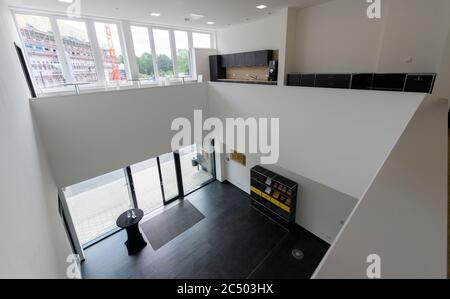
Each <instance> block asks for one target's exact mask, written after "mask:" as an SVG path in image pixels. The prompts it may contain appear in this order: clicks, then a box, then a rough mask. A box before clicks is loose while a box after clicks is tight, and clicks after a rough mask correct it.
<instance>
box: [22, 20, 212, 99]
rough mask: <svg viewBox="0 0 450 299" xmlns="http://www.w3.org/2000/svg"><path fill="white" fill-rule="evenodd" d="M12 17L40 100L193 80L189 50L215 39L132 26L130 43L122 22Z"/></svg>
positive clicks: (170, 29) (203, 46)
mask: <svg viewBox="0 0 450 299" xmlns="http://www.w3.org/2000/svg"><path fill="white" fill-rule="evenodd" d="M14 14H15V19H16V23H17V29H18V32H19V34H20V37H21V40H22V48H23V52H24V54H25V58H26V60H27V65H28V67H29V71H30V73H31V76H32V79H33V84H34V86H35V89H36V91H37V93H38V94H43V93H48V92H61V91H64V92H70V91H74V92H75V91H79V90H80V89H81V90H83V89H84V88H87V89H89V88H103V87H106V88H108V86H109V84H108V83H120V85H122V84H123V83H126V85H127V86H128V85H131V84H129V82H128V80H127V79H131V78H132V79H134V80H135V79H140V80H143V81H156V80H157V78H158V77H166V78H173V77H178V78H179V77H184V78H186V77H191V76H192V70H193V65H192V52H193V51H192V49H193V47H196V48H211V47H213V45H214V43H213V39H212V37H213V34H212V33H207V32H193V31H190V30H187V29H186V30H183V29H173V28H164V27H153V26H151V25H142V24H141V25H138V24H136V25H133V26H130V28H129V29H130V30H131V35H132V36H131V38H124V36H123V33H124V32H129V31H128V30H124V31H122V29H124V28H122V26H121V22H120V21H113V20H110V21H106V20H95V19H94V20H91V19H85V18H79V19H68V18H66V17H65V16H63V15H60V16H58V15H53V14H52V15H50V14H48V15H42V14H39V15H32V14H31V13H29V12H15V13H14ZM128 41H131V42H132V44H133V46H134V55H135V57H133V56H129V55H133V53H132V52H131V53H130V52H129V50H130V49H131V48H133V47H132V45H128V44H127V42H128ZM134 58H135V59H134ZM128 62H132V63H134V62H136V64H137V67H135V66H134V65H131V68H129V67H130V65H129V63H128ZM134 80H133V81H134ZM181 81H182V80H170V83H175V82H181ZM114 85H116V86H119V85H118V84H111V86H114ZM137 85H138V86H139V84H137Z"/></svg>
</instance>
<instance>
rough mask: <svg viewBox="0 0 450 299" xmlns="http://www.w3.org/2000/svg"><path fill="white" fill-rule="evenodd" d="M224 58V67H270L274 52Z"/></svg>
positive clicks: (242, 54) (268, 51)
mask: <svg viewBox="0 0 450 299" xmlns="http://www.w3.org/2000/svg"><path fill="white" fill-rule="evenodd" d="M221 56H222V67H252V66H268V65H269V62H270V60H272V57H273V51H272V50H264V51H256V52H246V53H237V54H227V55H221Z"/></svg>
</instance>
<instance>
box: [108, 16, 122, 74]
mask: <svg viewBox="0 0 450 299" xmlns="http://www.w3.org/2000/svg"><path fill="white" fill-rule="evenodd" d="M105 29H106V39H107V40H108V53H109V59H110V62H111V65H112V71H111V75H110V78H109V79H110V80H111V81H118V80H120V76H119V65H118V64H117V57H116V50H115V49H114V42H113V38H112V34H111V27H110V26H109V24H105Z"/></svg>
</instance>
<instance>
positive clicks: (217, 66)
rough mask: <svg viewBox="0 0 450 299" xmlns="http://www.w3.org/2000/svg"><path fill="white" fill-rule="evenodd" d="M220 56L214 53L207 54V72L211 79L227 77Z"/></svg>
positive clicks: (216, 79)
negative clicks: (211, 54)
mask: <svg viewBox="0 0 450 299" xmlns="http://www.w3.org/2000/svg"><path fill="white" fill-rule="evenodd" d="M222 60H223V59H222V56H220V55H214V56H209V73H210V77H211V81H218V80H219V79H225V78H226V77H227V74H226V69H225V68H224V67H222V65H223V64H222V62H223V61H222Z"/></svg>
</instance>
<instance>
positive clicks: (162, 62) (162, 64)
mask: <svg viewBox="0 0 450 299" xmlns="http://www.w3.org/2000/svg"><path fill="white" fill-rule="evenodd" d="M153 39H154V41H155V50H156V64H157V65H158V73H159V76H160V77H173V75H174V71H173V59H172V48H171V46H170V44H171V43H170V34H169V31H168V30H163V29H153Z"/></svg>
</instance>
